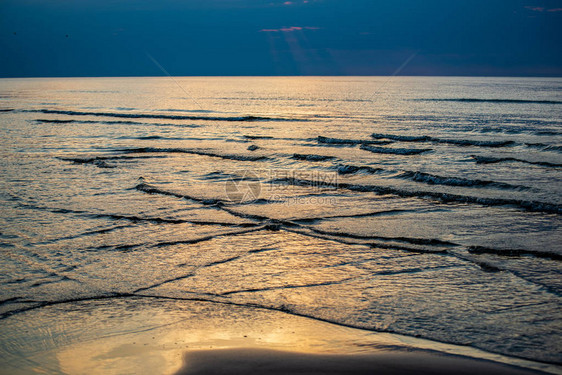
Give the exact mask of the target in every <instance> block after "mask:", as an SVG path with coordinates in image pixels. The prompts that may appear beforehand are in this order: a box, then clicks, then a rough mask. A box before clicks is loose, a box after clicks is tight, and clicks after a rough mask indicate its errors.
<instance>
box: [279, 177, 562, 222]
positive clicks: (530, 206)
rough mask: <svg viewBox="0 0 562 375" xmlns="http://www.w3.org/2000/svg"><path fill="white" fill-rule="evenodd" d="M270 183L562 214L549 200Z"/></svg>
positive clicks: (332, 184)
mask: <svg viewBox="0 0 562 375" xmlns="http://www.w3.org/2000/svg"><path fill="white" fill-rule="evenodd" d="M270 183H279V184H290V185H296V186H312V187H316V188H326V189H346V190H351V191H359V192H372V193H375V194H380V195H386V194H390V195H396V196H399V197H406V198H410V197H413V198H422V199H435V200H438V201H440V202H443V203H464V204H479V205H483V206H509V207H515V208H518V209H522V210H526V211H532V212H545V213H555V214H562V205H559V204H555V203H547V202H536V201H524V200H518V199H502V198H485V197H473V196H466V195H458V194H448V193H440V192H434V191H408V190H400V189H397V188H393V187H387V186H376V185H358V184H348V183H340V182H330V181H314V180H305V179H298V178H291V177H284V178H278V179H273V180H270Z"/></svg>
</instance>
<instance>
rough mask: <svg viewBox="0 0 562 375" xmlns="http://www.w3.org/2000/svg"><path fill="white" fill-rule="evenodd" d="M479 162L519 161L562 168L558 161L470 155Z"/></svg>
mask: <svg viewBox="0 0 562 375" xmlns="http://www.w3.org/2000/svg"><path fill="white" fill-rule="evenodd" d="M470 157H471V158H473V159H474V160H475V161H476V163H477V164H495V163H503V162H518V163H525V164H532V165H539V166H541V167H550V168H562V164H557V163H550V162H547V161H529V160H524V159H518V158H512V157H507V158H496V157H493V156H480V155H470Z"/></svg>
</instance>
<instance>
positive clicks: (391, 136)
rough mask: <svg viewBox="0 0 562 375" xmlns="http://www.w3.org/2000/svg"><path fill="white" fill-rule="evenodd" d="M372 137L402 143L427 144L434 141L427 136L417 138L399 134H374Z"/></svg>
mask: <svg viewBox="0 0 562 375" xmlns="http://www.w3.org/2000/svg"><path fill="white" fill-rule="evenodd" d="M371 137H373V138H375V139H392V140H394V141H401V142H426V141H430V140H431V139H432V138H431V137H429V136H427V135H422V136H415V135H397V134H379V133H373V134H371Z"/></svg>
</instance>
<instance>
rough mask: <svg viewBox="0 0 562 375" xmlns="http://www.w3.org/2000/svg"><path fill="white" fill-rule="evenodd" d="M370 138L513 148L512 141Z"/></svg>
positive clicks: (414, 137) (422, 137) (389, 136)
mask: <svg viewBox="0 0 562 375" xmlns="http://www.w3.org/2000/svg"><path fill="white" fill-rule="evenodd" d="M371 137H373V138H375V139H392V140H395V141H400V142H432V143H446V144H452V145H458V146H480V147H506V146H515V145H516V143H515V142H513V141H477V140H469V139H442V138H435V137H430V136H427V135H425V136H408V135H396V134H378V133H373V134H371Z"/></svg>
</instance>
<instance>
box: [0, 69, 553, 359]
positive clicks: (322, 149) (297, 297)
mask: <svg viewBox="0 0 562 375" xmlns="http://www.w3.org/2000/svg"><path fill="white" fill-rule="evenodd" d="M0 135H1V143H0V156H1V157H0V172H1V173H0V176H1V177H0V254H1V255H0V270H1V272H0V353H1V354H2V355H3V356H7V355H13V354H14V353H16V352H18V351H20V352H25V351H26V350H29V349H26V346H25V345H26V341H25V340H23V339H22V338H21V337H22V335H23V333H22V332H26V330H25V322H26V321H28V322H32V321H33V320H34V319H35V318H33V317H34V316H35V317H36V316H37V314H39V313H40V312H41V311H43V310H45V309H48V308H49V307H52V306H60V307H64V308H65V309H67V311H72V314H71V318H69V319H74V321H75V323H79V322H80V321H81V320H82V319H85V318H86V316H87V315H89V314H91V313H92V307H91V306H90V307H89V308H88V309H85V308H84V302H85V301H90V302H95V309H99V310H100V311H106V310H104V309H107V308H109V307H111V306H117V305H119V304H120V303H122V301H123V300H128V301H129V303H131V304H136V305H137V306H141V307H142V306H143V304H146V305H147V306H148V305H150V304H153V303H156V301H165V300H173V301H182V300H185V301H205V302H209V303H216V304H222V305H223V306H229V305H231V306H251V307H252V308H257V309H267V310H276V311H278V312H282V313H284V314H292V315H298V316H302V317H308V318H310V319H316V320H320V321H324V322H330V323H333V324H336V325H341V326H347V327H355V328H360V329H364V330H369V331H375V332H391V333H397V334H402V335H406V336H411V337H418V338H424V339H429V340H434V341H436V342H443V343H451V344H458V345H466V346H469V347H473V348H478V349H482V350H485V351H488V352H491V353H498V354H502V355H507V356H512V357H518V358H524V359H530V360H533V361H541V362H548V363H554V364H561V363H562V340H561V337H562V335H561V334H562V316H561V311H562V310H561V302H562V298H561V296H562V275H561V271H562V267H561V260H562V231H561V228H560V225H561V215H562V194H561V193H562V79H559V78H489V77H483V78H479V77H473V78H463V77H127V78H28V79H1V80H0ZM82 309H84V310H82ZM33 314H35V315H33ZM69 316H70V315H69ZM22 324H23V326H22ZM29 324H30V326H29V327H31V326H32V323H29ZM33 324H36V326H37V322H36V321H35V323H33ZM48 324H49V321H48V320H45V321H44V322H43V323H42V325H41V326H48ZM65 324H68V322H66V323H65ZM17 327H19V328H17ZM22 327H23V328H22ZM29 327H28V328H29ZM72 327H73V332H72V335H73V337H74V338H75V339H77V340H78V339H79V337H80V334H81V331H80V330H81V329H85V328H81V326H80V324H74V325H73V326H72ZM88 329H89V330H91V329H93V328H92V327H91V326H89V328H88ZM61 332H64V330H61ZM67 335H71V334H70V333H68V332H67ZM63 336H64V334H63ZM57 340H63V338H61V337H59V336H57V337H51V341H50V343H51V344H53V343H55V342H56V341H57ZM63 341H64V340H63ZM45 345H47V344H45Z"/></svg>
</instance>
